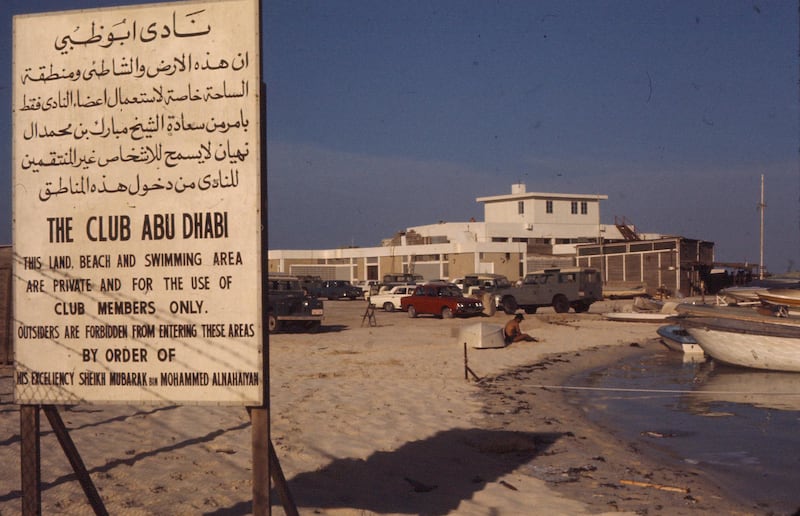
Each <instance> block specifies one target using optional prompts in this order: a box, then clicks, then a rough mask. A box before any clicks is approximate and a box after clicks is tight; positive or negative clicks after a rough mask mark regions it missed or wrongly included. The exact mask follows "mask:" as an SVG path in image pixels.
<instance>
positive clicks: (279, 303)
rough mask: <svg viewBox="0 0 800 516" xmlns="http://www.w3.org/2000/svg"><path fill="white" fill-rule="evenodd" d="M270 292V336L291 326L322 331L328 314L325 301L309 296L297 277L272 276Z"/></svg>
mask: <svg viewBox="0 0 800 516" xmlns="http://www.w3.org/2000/svg"><path fill="white" fill-rule="evenodd" d="M267 288H268V289H269V290H268V292H269V294H268V298H269V304H268V307H267V314H268V318H267V326H268V330H269V332H270V333H275V332H278V331H281V330H282V329H284V328H286V327H290V326H291V327H294V328H299V329H304V330H307V331H310V332H315V331H317V330H319V327H320V326H321V325H322V317H323V314H324V309H323V304H322V301H320V300H319V299H317V298H316V297H315V296H312V295H309V294H308V293H307V292H306V291H305V290H304V289H303V287H302V286H301V284H300V280H299V279H298V278H297V277H295V276H289V275H287V274H280V273H274V272H273V273H270V275H269V279H268V280H267Z"/></svg>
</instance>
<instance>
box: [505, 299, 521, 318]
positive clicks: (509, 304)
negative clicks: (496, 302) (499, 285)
mask: <svg viewBox="0 0 800 516" xmlns="http://www.w3.org/2000/svg"><path fill="white" fill-rule="evenodd" d="M517 308H518V306H517V300H516V299H514V298H513V297H511V296H508V297H504V298H503V311H504V312H505V313H506V314H508V315H514V314H515V313H516V312H517Z"/></svg>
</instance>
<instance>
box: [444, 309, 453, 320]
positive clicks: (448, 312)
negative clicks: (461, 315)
mask: <svg viewBox="0 0 800 516" xmlns="http://www.w3.org/2000/svg"><path fill="white" fill-rule="evenodd" d="M452 318H453V311H452V310H451V309H450V307H449V306H445V307H443V308H442V319H452Z"/></svg>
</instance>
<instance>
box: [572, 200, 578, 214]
mask: <svg viewBox="0 0 800 516" xmlns="http://www.w3.org/2000/svg"><path fill="white" fill-rule="evenodd" d="M572 214H573V215H577V214H578V201H572Z"/></svg>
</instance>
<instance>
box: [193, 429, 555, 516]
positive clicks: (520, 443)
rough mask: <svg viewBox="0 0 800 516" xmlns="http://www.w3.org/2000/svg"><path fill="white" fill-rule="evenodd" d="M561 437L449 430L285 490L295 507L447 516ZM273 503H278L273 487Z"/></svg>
mask: <svg viewBox="0 0 800 516" xmlns="http://www.w3.org/2000/svg"><path fill="white" fill-rule="evenodd" d="M562 435H563V434H559V433H526V432H510V431H506V430H481V429H454V430H447V431H444V432H439V433H437V434H435V435H433V436H432V437H430V438H428V439H422V440H420V441H414V442H410V443H407V444H404V445H403V446H401V447H400V448H398V449H396V450H393V451H385V452H375V453H373V454H372V455H370V456H369V457H367V458H366V459H351V458H344V459H333V460H332V461H331V462H330V463H329V464H328V465H327V466H324V467H322V468H320V469H318V470H316V471H311V472H306V473H300V474H299V475H296V476H295V477H294V478H291V479H289V480H288V485H289V491H290V492H291V494H292V497H293V498H294V501H295V504H296V505H297V507H298V508H302V507H318V508H323V509H336V508H347V509H356V510H364V511H370V512H375V513H379V514H385V513H396V514H397V513H399V514H426V515H428V514H430V515H433V514H448V513H452V512H453V511H455V510H456V509H457V508H458V506H459V505H460V504H461V502H462V501H464V500H469V499H470V498H472V497H473V496H474V494H475V493H476V492H478V491H480V490H482V489H483V488H484V486H486V484H489V483H492V482H497V481H498V480H499V479H500V478H501V477H502V476H504V475H506V474H508V473H510V472H512V471H513V470H515V469H516V468H518V467H519V466H521V465H523V464H525V463H527V462H529V461H530V460H532V459H533V458H534V457H536V456H537V455H540V454H542V453H544V452H545V451H546V450H547V449H548V448H549V447H550V446H551V445H552V444H553V443H555V442H556V441H557V440H558V439H559V438H560V437H561V436H562ZM278 455H280V450H278ZM505 486H506V487H507V488H509V489H515V488H514V486H512V485H510V484H505ZM271 502H272V504H273V505H274V506H280V505H281V500H280V499H279V498H278V494H277V493H276V492H275V490H274V489H273V491H272V494H271ZM251 510H252V506H251V504H250V503H241V504H237V505H236V506H234V507H228V508H222V509H219V510H216V511H213V512H208V513H206V514H207V515H213V516H230V515H238V514H247V513H248V512H250V511H251Z"/></svg>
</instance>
